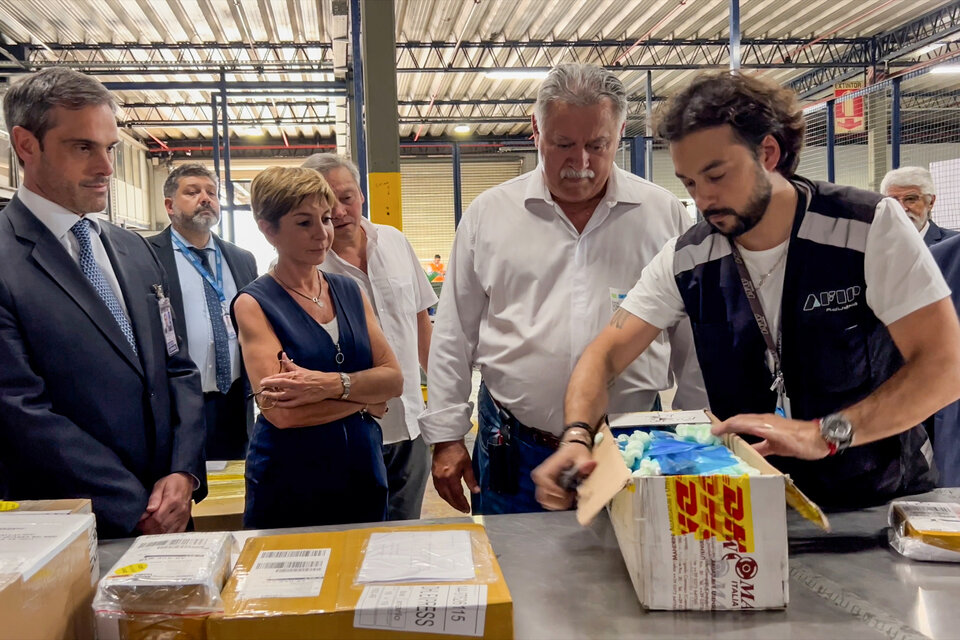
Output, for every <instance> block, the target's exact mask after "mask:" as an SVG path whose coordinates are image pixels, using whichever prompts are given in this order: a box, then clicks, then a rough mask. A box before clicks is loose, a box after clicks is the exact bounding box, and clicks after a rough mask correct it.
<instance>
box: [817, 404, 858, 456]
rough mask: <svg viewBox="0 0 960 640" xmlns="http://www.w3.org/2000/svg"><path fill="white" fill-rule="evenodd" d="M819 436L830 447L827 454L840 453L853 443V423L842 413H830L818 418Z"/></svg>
mask: <svg viewBox="0 0 960 640" xmlns="http://www.w3.org/2000/svg"><path fill="white" fill-rule="evenodd" d="M820 437H822V438H823V440H824V442H826V443H827V446H828V447H829V448H830V453H829V454H828V455H831V456H832V455H834V454H835V453H840V452H841V451H843V450H844V449H846V448H847V447H849V446H850V445H851V444H853V424H851V422H850V420H848V419H847V417H846V416H845V415H843V414H842V413H831V414H830V415H828V416H826V417H824V418H821V419H820Z"/></svg>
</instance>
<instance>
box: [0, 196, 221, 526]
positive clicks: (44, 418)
mask: <svg viewBox="0 0 960 640" xmlns="http://www.w3.org/2000/svg"><path fill="white" fill-rule="evenodd" d="M101 227H102V233H101V236H100V238H101V240H102V241H103V245H104V247H105V248H106V251H107V255H108V256H109V258H110V262H111V263H112V265H113V268H114V271H115V272H116V275H117V280H118V281H119V283H120V288H121V290H122V292H123V297H124V301H125V303H126V306H127V310H128V315H129V316H130V322H131V324H132V325H133V330H134V334H135V336H136V341H137V348H138V350H139V356H138V355H136V354H134V352H133V350H132V349H131V348H130V345H129V343H128V342H127V341H126V339H125V338H124V336H123V333H122V332H121V331H120V327H119V326H118V325H117V323H116V321H115V320H114V319H113V317H112V316H111V315H110V312H109V311H108V310H107V306H106V305H105V304H104V302H103V301H102V300H101V299H100V297H99V296H98V295H97V293H96V291H95V290H94V288H93V287H92V286H91V285H90V282H89V281H88V280H87V279H86V277H85V276H84V275H83V272H82V271H81V270H80V267H79V266H78V265H77V263H76V262H75V261H74V260H73V259H72V258H71V257H70V255H69V254H68V253H67V251H66V250H65V249H64V248H63V246H62V245H61V244H60V242H59V241H58V240H57V239H56V238H55V237H54V236H53V234H52V233H50V231H49V230H48V229H47V228H46V227H45V226H44V225H43V223H42V222H40V221H39V220H38V219H37V218H36V216H34V215H33V214H32V213H31V212H30V211H29V210H28V209H27V208H26V207H25V206H24V205H23V203H22V202H20V200H19V198H14V199H13V200H12V201H11V202H10V204H9V205H7V207H5V208H4V209H3V211H0V256H3V261H4V265H3V268H2V269H0V491H2V495H3V497H4V498H12V499H17V498H20V499H30V498H37V499H40V498H66V497H88V498H92V500H93V509H94V513H95V514H96V516H97V529H98V531H99V534H100V536H101V537H105V538H110V537H118V536H126V535H129V534H131V533H132V532H133V531H134V527H135V526H136V524H137V521H138V520H139V518H140V516H141V515H142V514H143V512H144V510H145V508H146V504H147V498H148V497H149V495H150V491H151V490H152V488H153V485H154V483H155V482H156V481H157V480H159V479H160V478H162V477H163V476H166V475H168V474H170V473H173V472H178V471H184V472H188V473H191V474H193V475H194V476H196V477H197V478H199V479H200V482H201V486H200V488H199V489H198V490H197V491H196V492H195V493H194V499H196V500H200V499H202V498H203V496H204V495H205V494H206V474H205V469H204V462H203V433H204V432H203V423H202V420H203V397H202V395H201V392H200V375H199V373H198V372H197V369H196V367H195V366H194V364H193V362H192V361H191V360H190V359H189V358H188V357H187V356H186V353H185V352H184V351H181V352H180V353H179V354H176V355H174V356H167V350H166V346H165V342H164V339H163V329H162V326H161V323H160V313H159V308H158V303H157V297H156V295H155V293H154V289H153V287H154V286H155V285H162V286H163V288H164V290H165V291H166V290H168V283H167V278H166V275H165V273H164V271H163V268H162V267H161V266H160V262H159V261H158V260H157V257H156V255H155V254H154V253H153V251H152V250H151V249H150V247H149V245H148V244H147V242H146V240H144V239H143V238H141V237H140V236H138V235H137V234H135V233H131V232H129V231H125V230H123V229H120V228H119V227H116V226H114V225H111V224H109V223H105V222H104V223H101Z"/></svg>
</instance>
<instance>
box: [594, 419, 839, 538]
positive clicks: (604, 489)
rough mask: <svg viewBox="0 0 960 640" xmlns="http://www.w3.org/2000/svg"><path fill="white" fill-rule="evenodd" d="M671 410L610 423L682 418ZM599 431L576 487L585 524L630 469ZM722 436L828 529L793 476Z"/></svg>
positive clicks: (794, 505)
mask: <svg viewBox="0 0 960 640" xmlns="http://www.w3.org/2000/svg"><path fill="white" fill-rule="evenodd" d="M671 413H674V412H669V411H659V412H646V413H637V414H622V415H621V416H618V417H615V418H613V420H612V421H611V423H613V422H616V423H617V424H618V425H620V426H627V423H628V422H629V420H628V419H627V416H630V417H631V418H634V419H635V420H634V421H633V424H632V425H631V426H635V425H636V424H638V423H637V421H636V420H639V421H640V422H642V423H643V424H658V425H660V426H671V425H673V424H677V423H678V422H679V423H682V422H684V421H673V422H671V421H670V420H669V419H668V416H669V415H670V414H671ZM676 413H677V415H681V414H685V413H689V412H676ZM654 414H655V415H656V419H655V420H653V421H652V422H651V420H652V419H647V420H644V418H643V417H642V416H644V415H647V416H649V415H654ZM704 415H706V417H707V418H708V419H709V420H710V422H711V423H713V424H717V423H719V420H717V417H716V416H714V415H713V413H711V412H710V411H706V412H705V414H704ZM600 433H602V434H603V439H602V440H601V442H600V443H599V444H597V445H596V446H594V448H593V459H594V460H596V462H597V467H596V469H594V470H593V473H591V474H590V476H589V477H587V478H586V479H584V481H583V483H582V484H581V485H580V488H579V489H578V497H577V522H579V523H580V524H582V525H586V524H589V523H590V522H591V521H592V520H593V518H595V517H596V515H597V514H598V513H600V511H601V510H603V508H604V507H605V506H606V505H607V503H608V502H610V500H612V499H613V497H614V496H615V495H617V493H618V492H619V491H620V490H621V489H623V488H624V487H625V486H626V485H627V484H628V483H629V482H630V476H631V473H630V469H629V468H627V465H625V464H624V463H623V457H622V456H621V455H620V448H619V447H618V446H617V443H616V439H615V438H614V437H613V434H612V433H611V432H610V429H609V428H608V427H607V425H603V426H602V427H601V428H600ZM722 440H723V443H724V445H726V447H727V448H728V449H730V450H731V451H733V453H735V454H736V455H737V456H739V457H740V458H741V459H742V460H743V461H744V462H746V463H747V464H749V465H750V466H752V467H753V468H754V469H757V470H758V471H760V472H761V473H762V474H764V475H780V476H783V478H784V480H785V484H784V489H785V497H786V502H787V504H788V505H790V506H791V507H792V508H793V509H794V510H796V511H797V513H799V514H800V515H801V516H803V517H804V518H806V519H807V520H809V521H810V522H812V523H814V524H815V525H817V526H818V527H820V528H821V529H823V530H824V531H829V530H830V521H829V520H828V519H827V516H826V515H825V514H824V513H823V511H822V510H821V509H820V507H818V506H817V505H816V504H815V503H814V502H813V501H812V500H810V499H809V498H808V497H807V496H805V495H803V492H802V491H800V489H798V488H797V486H796V485H795V484H794V483H793V480H791V479H790V476H788V475H786V474H784V473H782V472H780V471H779V470H778V469H777V468H776V467H774V466H773V465H772V464H770V463H769V462H767V461H766V460H765V459H764V457H763V456H761V455H760V454H759V453H757V451H756V449H754V448H753V447H752V446H750V445H749V444H747V442H746V441H745V440H744V439H743V438H741V437H740V436H738V435H736V434H726V435H724V436H723V438H722Z"/></svg>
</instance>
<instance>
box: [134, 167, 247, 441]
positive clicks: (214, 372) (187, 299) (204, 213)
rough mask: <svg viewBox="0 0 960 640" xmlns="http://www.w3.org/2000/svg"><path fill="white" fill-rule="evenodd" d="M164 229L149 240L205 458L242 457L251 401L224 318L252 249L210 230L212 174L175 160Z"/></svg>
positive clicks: (166, 190) (243, 281)
mask: <svg viewBox="0 0 960 640" xmlns="http://www.w3.org/2000/svg"><path fill="white" fill-rule="evenodd" d="M163 203H164V206H165V207H166V209H167V214H168V215H169V216H170V226H169V227H167V228H166V229H164V230H163V231H162V232H161V233H159V234H157V235H155V236H153V237H152V238H150V244H152V245H153V248H154V250H155V251H156V252H157V256H158V257H159V258H160V262H161V263H162V264H163V268H164V269H165V270H166V272H167V275H168V276H169V278H170V301H171V302H172V303H173V311H174V318H173V322H174V327H176V330H177V335H178V336H179V337H180V340H181V342H182V343H183V345H184V346H185V348H186V349H187V352H188V353H189V354H190V358H191V359H192V360H193V361H194V363H195V364H196V365H197V368H198V369H199V370H200V382H201V387H202V388H203V400H204V402H203V405H204V416H205V418H206V427H207V440H206V443H207V444H206V454H207V455H206V457H207V459H208V460H238V459H242V458H244V457H245V456H246V451H247V440H248V434H249V432H250V431H252V429H253V403H252V402H250V401H249V400H247V393H248V392H247V389H248V386H249V385H248V384H247V382H246V376H245V375H244V373H243V366H242V364H241V362H240V350H239V347H238V346H237V336H236V334H235V333H234V330H233V323H232V322H231V321H230V315H229V314H230V307H229V305H230V301H231V300H233V297H234V296H235V295H237V291H239V290H241V289H243V288H244V287H245V286H246V285H247V284H249V283H250V282H251V281H252V280H253V279H254V278H256V277H257V262H256V260H255V259H254V257H253V254H252V253H250V252H249V251H245V250H244V249H241V248H240V247H238V246H237V245H235V244H231V243H229V242H227V241H225V240H223V239H221V238H219V237H217V235H216V234H213V233H211V232H210V230H211V229H212V228H213V226H214V225H216V224H217V223H218V222H219V221H220V200H219V198H218V197H217V178H216V176H215V175H214V174H213V173H212V172H211V171H210V170H209V169H207V168H206V167H204V166H203V165H200V164H184V165H180V166H179V167H177V168H176V169H174V170H173V171H172V172H170V175H169V176H167V179H166V181H165V182H164V183H163Z"/></svg>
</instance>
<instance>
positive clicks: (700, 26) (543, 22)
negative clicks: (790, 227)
mask: <svg viewBox="0 0 960 640" xmlns="http://www.w3.org/2000/svg"><path fill="white" fill-rule="evenodd" d="M379 1H381V2H387V1H389V0H379ZM954 4H956V2H955V1H951V0H932V1H924V2H907V1H905V0H804V1H802V2H801V1H797V0H791V1H787V2H784V1H783V0H741V2H740V14H741V35H742V38H744V39H760V38H766V39H797V43H796V46H795V48H793V49H791V48H789V47H788V48H781V49H774V48H773V47H772V46H771V47H768V48H767V49H764V48H762V47H759V48H757V51H758V52H760V54H761V55H765V56H766V57H767V58H768V59H770V60H772V61H773V62H776V61H777V59H778V58H779V59H782V58H784V57H787V55H789V57H790V58H791V59H799V58H802V57H803V56H804V55H811V52H815V51H826V50H825V49H824V46H825V44H828V43H830V42H840V41H841V40H842V39H854V38H865V37H872V36H876V35H878V34H881V33H883V32H885V31H888V30H891V29H895V28H898V27H901V26H903V25H905V24H907V23H909V22H910V21H912V20H915V19H917V18H918V17H920V16H922V15H923V14H925V13H927V12H930V11H933V10H935V9H937V8H940V7H946V6H951V5H954ZM394 9H395V16H396V37H397V42H398V47H399V49H398V60H399V65H400V67H401V71H400V72H399V73H398V75H397V87H398V99H399V101H400V105H399V109H398V112H399V113H398V115H399V121H400V124H399V129H400V135H401V136H402V137H403V138H410V137H412V136H414V135H416V133H417V131H418V130H420V128H421V126H422V131H421V134H420V135H421V136H446V135H451V134H452V129H453V127H454V126H455V125H456V124H458V123H459V121H460V120H461V119H466V120H468V121H473V122H474V123H475V126H474V133H475V134H476V135H485V136H515V135H525V134H529V132H530V125H529V122H528V116H529V113H530V111H531V109H532V106H531V105H530V101H532V100H533V98H535V96H536V89H537V86H538V81H537V80H516V79H512V80H494V79H490V78H488V77H486V76H485V75H484V73H482V72H481V70H482V69H484V68H490V67H494V66H495V67H500V68H518V67H547V66H550V65H552V64H555V63H557V62H560V61H573V60H580V61H584V62H593V63H604V64H608V65H610V64H612V63H614V62H617V63H620V64H621V65H627V67H628V68H627V69H623V70H620V71H617V73H618V75H619V77H620V78H621V79H622V80H623V82H624V84H625V86H626V87H627V90H628V92H629V93H630V94H631V96H633V97H639V98H640V99H642V98H643V96H644V95H645V83H646V71H645V70H644V69H643V67H645V66H650V65H656V66H657V68H656V69H655V70H654V71H652V81H653V92H654V95H655V96H665V95H669V94H670V93H672V92H674V91H676V90H677V89H678V88H679V87H682V86H683V85H684V84H686V83H687V82H689V81H690V79H691V78H692V77H693V76H694V75H695V74H696V73H698V71H697V70H691V69H664V68H662V66H663V65H664V64H678V63H681V62H685V63H688V64H691V63H697V62H698V61H700V62H706V60H707V58H710V61H711V62H713V63H714V64H713V67H714V68H723V67H725V66H726V65H727V64H728V59H727V56H726V54H725V53H724V50H723V48H722V47H716V46H714V47H712V48H709V47H708V49H709V51H707V50H706V49H705V50H702V51H701V50H697V48H696V47H695V46H693V45H691V46H690V47H689V48H685V49H683V50H682V51H681V50H673V49H668V48H667V47H666V46H665V45H664V46H660V47H652V46H646V47H645V46H639V47H637V48H635V49H632V50H628V48H627V45H629V44H631V43H634V42H647V41H658V42H659V41H667V40H685V41H692V40H700V41H721V42H724V41H726V40H728V38H729V17H728V9H729V3H728V0H665V1H635V2H631V1H626V0H593V1H591V2H584V1H583V0H395V2H394ZM334 20H335V18H334V16H333V9H332V3H331V0H285V1H280V0H196V1H187V0H86V1H84V2H78V1H76V0H72V1H71V0H0V33H2V35H3V37H4V40H5V41H6V42H7V43H8V45H14V44H31V45H46V46H47V48H46V49H44V48H42V47H41V48H40V49H39V51H38V52H37V53H35V54H33V58H32V61H33V62H35V63H41V62H42V61H54V60H56V61H60V62H65V63H68V64H81V63H82V64H84V65H86V68H89V69H92V70H93V71H94V72H96V73H97V75H98V77H100V78H101V79H102V80H104V81H110V82H126V83H140V82H147V81H152V82H156V81H159V80H180V81H185V82H189V83H198V82H204V81H206V82H215V81H216V80H218V79H219V73H218V72H217V71H216V70H213V71H212V72H210V69H209V68H210V67H213V66H216V65H217V63H218V62H222V63H224V64H225V65H226V66H225V70H224V73H225V78H226V80H227V82H229V83H232V82H234V81H245V82H257V83H261V84H263V83H281V82H286V83H290V86H291V87H293V86H295V85H296V84H299V85H303V84H308V83H317V82H331V81H333V79H334V76H333V68H332V62H333V56H332V53H331V49H330V44H331V43H332V40H333V37H334V34H333V27H334ZM954 30H955V31H960V27H958V28H955V29H954ZM952 37H956V35H954V36H952ZM606 41H609V42H615V43H619V44H615V45H614V44H611V45H609V46H607V45H603V46H601V45H600V44H598V46H595V47H584V46H577V47H558V46H549V47H547V46H543V47H535V46H530V43H534V44H537V43H545V44H550V45H555V44H556V43H591V42H592V43H604V42H606ZM458 42H459V43H461V46H460V47H458V48H454V46H453V44H454V43H458ZM98 43H100V44H105V45H110V46H109V47H101V48H100V49H99V51H97V50H95V49H92V48H91V47H90V46H89V45H95V44H98ZM280 43H289V44H290V46H289V47H278V46H277V45H278V44H280ZM311 43H315V44H316V46H314V47H312V48H309V49H306V48H303V47H304V46H305V45H308V44H311ZM414 43H437V44H436V46H435V47H432V48H431V47H428V46H419V45H418V46H417V47H414V46H413V45H414ZM476 43H483V45H484V46H482V47H478V46H471V45H473V44H476ZM510 43H518V44H519V45H521V46H519V47H509V46H507V45H509V44H510ZM58 45H60V46H58ZM63 45H80V49H81V50H79V51H70V50H63ZM83 45H86V46H85V47H84V46H83ZM155 45H156V46H155ZM161 45H162V46H161ZM297 45H300V47H301V48H300V49H298V48H297ZM953 46H954V45H951V47H953ZM123 48H126V49H127V50H123ZM705 51H706V53H704V52H705ZM843 51H844V45H842V44H837V46H836V49H835V50H833V51H830V52H828V54H824V55H827V57H836V56H837V55H839V54H841V53H842V52H843ZM950 51H954V52H955V51H956V49H955V48H952V49H950ZM711 56H712V57H711ZM135 62H137V63H139V64H140V65H141V66H140V68H133V67H132V66H131V65H132V64H133V63H135ZM227 62H229V64H226V63H227ZM120 63H124V64H123V66H122V67H118V68H117V69H115V70H113V71H112V72H111V71H110V70H109V69H108V67H109V66H110V65H111V64H113V65H114V66H115V67H116V66H117V65H119V64H120ZM97 65H99V66H97ZM167 67H169V68H170V72H169V73H157V72H156V71H162V70H164V69H166V68H167ZM412 67H418V68H424V69H426V70H425V71H413V70H411V69H412ZM634 67H641V68H639V69H636V68H634ZM147 70H153V71H154V72H152V73H147ZM121 71H122V72H121ZM809 71H810V69H801V68H796V67H795V66H793V65H787V64H785V65H784V66H783V67H782V68H771V69H764V70H760V71H748V72H751V73H761V74H762V75H764V76H765V77H769V78H771V79H772V80H775V81H777V82H781V83H787V82H790V81H792V80H795V79H796V78H798V77H800V76H802V75H803V74H805V73H807V72H809ZM941 78H946V77H945V76H941ZM940 82H941V85H940V86H943V83H944V82H945V80H941V81H940ZM951 82H952V81H951ZM291 91H292V89H291ZM117 93H118V95H119V97H120V99H121V101H122V102H123V103H125V104H136V105H148V104H151V103H160V104H164V105H167V104H185V105H189V107H188V108H186V109H176V108H173V107H164V108H162V109H156V110H154V111H153V114H154V116H155V117H156V119H157V120H159V119H161V118H162V119H169V120H170V121H169V122H168V123H166V124H164V125H163V126H160V125H158V124H153V125H151V126H134V127H132V131H133V132H134V133H135V134H137V135H139V136H140V137H141V138H144V139H147V138H149V137H150V136H155V137H157V138H158V139H161V140H166V139H195V138H209V136H210V133H211V132H210V127H209V126H204V125H201V124H200V122H201V121H203V120H204V119H205V118H206V119H209V116H210V110H209V107H208V106H206V105H209V103H210V94H211V91H210V90H208V89H191V88H185V89H176V90H159V89H150V90H148V89H134V88H126V89H123V90H119V91H118V92H117ZM265 95H266V92H265V91H261V92H254V93H251V94H250V95H244V96H240V95H234V94H231V98H230V103H231V111H230V115H231V118H232V119H234V120H237V121H241V122H244V121H247V120H249V119H250V117H251V114H252V113H254V111H252V109H253V107H249V106H247V107H245V106H242V104H241V103H243V102H247V101H260V102H262V101H263V100H264V99H265ZM273 100H274V102H275V103H276V104H277V105H278V107H275V108H270V107H267V109H266V111H263V112H261V113H268V114H270V115H273V114H274V113H286V114H290V116H291V119H290V120H284V119H283V118H280V123H279V124H278V123H277V122H276V120H277V117H272V118H270V119H268V120H267V121H265V122H264V125H265V127H266V133H267V134H269V135H271V136H278V135H280V134H281V133H283V134H285V135H287V136H288V137H293V138H308V139H316V138H330V137H331V136H332V135H333V114H334V110H333V105H332V103H330V105H329V108H325V109H315V110H314V113H313V115H317V114H319V113H320V112H321V111H322V112H324V113H325V114H327V115H324V116H323V117H322V118H315V120H316V121H315V122H303V123H300V122H298V121H295V120H296V118H297V115H296V114H297V113H305V111H304V110H305V109H307V107H306V106H304V104H303V103H304V102H305V99H291V98H289V97H275V98H273ZM311 100H319V101H320V102H321V103H322V104H326V103H327V102H328V101H329V100H330V98H326V97H322V96H319V97H314V98H311ZM431 100H435V101H436V104H435V105H434V106H433V107H428V103H429V102H430V101H431ZM478 101H480V102H482V104H481V105H476V104H475V103H476V102H478ZM451 103H452V104H451ZM636 106H637V108H638V109H639V112H640V113H642V105H641V104H639V103H637V104H636ZM298 109H300V110H301V111H298ZM186 115H189V117H186ZM125 116H126V117H127V119H128V120H130V121H132V122H143V121H144V118H145V116H144V108H136V109H128V110H127V112H126V113H125ZM301 117H302V116H301ZM178 119H179V120H178ZM178 121H179V122H183V123H184V124H183V125H182V126H178V125H177V122H178ZM187 122H189V123H190V124H186V123H187ZM641 126H642V118H641V117H640V116H639V115H638V116H637V117H636V118H631V124H630V128H629V129H628V133H631V134H636V133H639V132H640V130H641Z"/></svg>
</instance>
